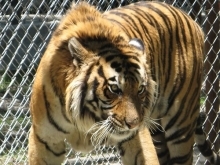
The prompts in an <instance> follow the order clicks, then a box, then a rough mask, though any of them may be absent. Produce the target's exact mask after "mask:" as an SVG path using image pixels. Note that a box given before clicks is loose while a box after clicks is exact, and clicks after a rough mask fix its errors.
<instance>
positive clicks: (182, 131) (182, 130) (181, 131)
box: [166, 126, 189, 141]
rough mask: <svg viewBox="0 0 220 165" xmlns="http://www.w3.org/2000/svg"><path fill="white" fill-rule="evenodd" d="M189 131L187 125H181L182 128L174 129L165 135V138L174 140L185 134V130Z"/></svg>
mask: <svg viewBox="0 0 220 165" xmlns="http://www.w3.org/2000/svg"><path fill="white" fill-rule="evenodd" d="M188 131H189V127H188V126H187V127H183V128H180V129H178V130H176V131H175V132H174V133H173V134H171V135H169V136H168V137H166V140H167V141H172V140H176V139H178V138H179V137H181V136H183V135H185V134H186V132H188Z"/></svg>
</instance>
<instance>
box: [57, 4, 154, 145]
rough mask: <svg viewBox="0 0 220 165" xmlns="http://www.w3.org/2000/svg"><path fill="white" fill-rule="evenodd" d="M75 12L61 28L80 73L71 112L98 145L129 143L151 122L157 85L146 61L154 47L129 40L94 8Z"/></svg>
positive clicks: (71, 93) (72, 84) (69, 96)
mask: <svg viewBox="0 0 220 165" xmlns="http://www.w3.org/2000/svg"><path fill="white" fill-rule="evenodd" d="M69 13H70V14H71V15H70V17H69V18H70V19H68V18H67V19H66V20H63V22H62V23H61V25H60V29H62V30H63V31H65V30H66V31H68V33H65V34H68V37H66V38H65V37H60V36H59V39H60V38H65V41H68V50H69V52H70V54H71V56H72V65H73V68H74V76H73V78H72V79H71V80H70V81H69V83H68V85H67V87H66V111H67V113H68V114H69V116H71V118H72V122H73V123H74V124H75V125H76V126H77V127H78V129H79V130H82V131H83V132H85V133H87V134H90V135H91V140H92V142H93V143H95V144H97V143H98V144H101V143H103V142H104V141H108V140H111V141H117V142H118V141H120V140H123V139H126V138H129V137H130V136H132V135H134V134H135V133H136V132H137V131H138V130H139V129H140V128H141V127H142V126H143V125H148V126H149V123H150V113H151V107H152V104H153V102H154V92H155V83H154V81H153V80H152V78H151V74H150V69H149V68H148V65H147V61H146V60H147V57H146V56H147V52H146V51H147V49H148V47H147V46H145V45H144V43H143V42H142V41H141V40H140V39H129V37H128V36H127V35H126V34H125V33H124V32H123V31H122V30H121V29H120V28H118V27H117V26H115V25H114V24H112V23H111V22H110V21H108V20H106V19H104V18H103V17H102V15H101V14H100V13H99V12H98V11H97V10H95V9H94V8H91V7H85V6H81V7H77V9H74V10H73V11H72V12H69ZM82 13H83V14H82ZM75 19H76V20H75ZM60 32H61V30H60V31H59V28H58V30H57V33H60ZM65 43H66V42H65ZM55 44H56V43H55Z"/></svg>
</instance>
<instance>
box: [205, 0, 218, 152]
mask: <svg viewBox="0 0 220 165" xmlns="http://www.w3.org/2000/svg"><path fill="white" fill-rule="evenodd" d="M206 11H207V18H208V19H207V21H206V26H205V27H206V31H205V33H206V36H207V39H206V41H205V49H206V60H205V74H206V75H207V80H206V94H207V100H206V105H205V106H206V113H207V114H208V120H207V121H206V125H205V129H206V132H207V134H209V139H210V141H211V143H212V144H213V149H214V150H215V151H218V150H219V146H220V139H219V137H218V131H219V124H220V122H219V118H218V113H219V99H218V92H219V78H218V74H219V68H220V60H219V57H218V56H219V54H218V53H219V49H220V42H219V38H218V31H219V24H220V21H219V19H217V18H218V14H219V13H218V12H219V6H218V1H216V0H210V1H207V2H206Z"/></svg>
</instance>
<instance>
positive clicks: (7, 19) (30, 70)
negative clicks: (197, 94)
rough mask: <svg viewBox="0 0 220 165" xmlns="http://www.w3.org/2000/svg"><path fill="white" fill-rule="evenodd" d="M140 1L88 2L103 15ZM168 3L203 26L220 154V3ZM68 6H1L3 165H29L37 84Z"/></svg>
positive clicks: (208, 95)
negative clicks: (47, 50) (38, 70)
mask: <svg viewBox="0 0 220 165" xmlns="http://www.w3.org/2000/svg"><path fill="white" fill-rule="evenodd" d="M136 1H137V0H87V2H88V3H90V4H92V5H95V6H96V7H97V9H99V10H102V11H106V10H109V9H112V8H115V7H120V6H124V5H127V4H130V3H133V2H136ZM78 2H79V1H78V0H77V1H75V3H78ZM165 2H166V3H170V4H172V5H174V6H177V7H179V8H181V9H183V10H185V11H186V12H187V13H188V14H190V15H191V16H192V17H193V18H194V19H195V20H196V21H197V22H199V23H200V25H201V26H202V28H203V30H204V32H205V35H206V38H205V45H206V47H205V50H206V55H205V60H204V63H205V69H204V83H203V86H202V94H201V105H202V106H201V111H205V112H206V113H207V119H206V121H205V123H206V128H205V129H206V133H207V135H208V139H209V140H210V142H211V143H212V147H213V149H214V150H216V152H218V148H219V141H220V132H219V127H220V122H219V120H220V112H219V100H220V99H219V97H220V96H219V95H220V94H219V86H220V84H219V80H220V73H219V66H220V65H219V64H220V61H219V48H220V42H219V29H220V28H219V14H220V13H219V7H220V2H219V1H216V0H210V1H208V0H196V1H195V0H166V1H165ZM70 4H71V1H70V0H55V1H54V0H38V1H36V0H11V1H8V0H2V1H0V31H1V32H0V43H1V44H0V55H1V56H0V164H27V157H26V155H27V141H28V134H29V128H30V124H31V120H30V113H29V108H28V104H29V98H30V94H31V86H32V83H33V78H34V75H35V72H36V68H37V65H38V63H39V61H40V58H41V56H42V54H43V52H44V50H45V48H46V45H47V43H48V41H49V39H50V37H51V34H52V32H53V30H54V29H55V27H56V25H57V24H58V22H59V20H60V18H61V16H62V15H63V14H64V13H65V11H66V10H67V9H68V8H69V6H70ZM67 146H68V145H67ZM67 148H68V147H67ZM67 150H68V152H67V153H68V154H67V155H66V160H65V162H64V163H63V164H77V165H78V164H121V162H120V156H119V155H118V154H117V150H116V149H115V148H114V147H109V148H105V147H103V148H96V149H94V150H93V151H91V152H90V153H89V154H87V155H83V154H81V153H75V152H74V151H72V150H70V149H67ZM204 162H205V159H204V158H203V157H202V156H201V154H200V153H199V152H198V151H197V148H196V147H194V164H196V165H199V164H204Z"/></svg>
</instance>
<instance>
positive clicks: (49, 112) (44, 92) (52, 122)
mask: <svg viewBox="0 0 220 165" xmlns="http://www.w3.org/2000/svg"><path fill="white" fill-rule="evenodd" d="M42 90H43V97H44V100H45V108H46V111H47V118H48V121H49V122H50V124H51V125H53V126H54V128H56V129H57V130H58V131H60V132H62V133H65V134H68V133H69V132H68V131H66V130H64V129H63V128H61V127H60V126H59V125H58V124H57V123H56V121H55V120H54V119H53V117H52V115H51V111H52V110H51V107H50V103H49V101H48V100H47V96H46V90H45V86H43V89H42Z"/></svg>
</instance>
